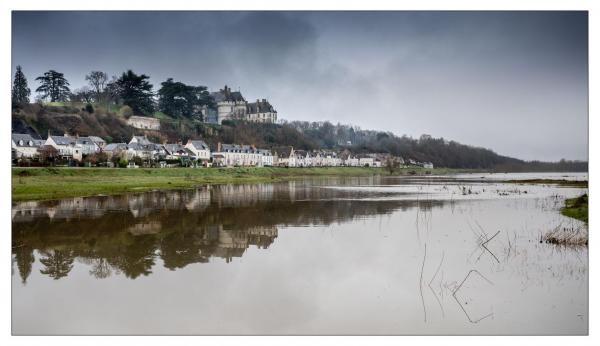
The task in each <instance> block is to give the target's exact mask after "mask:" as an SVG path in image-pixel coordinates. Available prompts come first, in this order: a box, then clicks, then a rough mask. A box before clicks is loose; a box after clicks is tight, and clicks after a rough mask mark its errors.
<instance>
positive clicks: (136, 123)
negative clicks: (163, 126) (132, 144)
mask: <svg viewBox="0 0 600 346" xmlns="http://www.w3.org/2000/svg"><path fill="white" fill-rule="evenodd" d="M127 125H129V126H131V127H135V128H136V129H142V130H154V131H158V130H160V120H158V119H156V118H150V117H139V116H137V115H134V116H132V117H130V118H129V119H127Z"/></svg>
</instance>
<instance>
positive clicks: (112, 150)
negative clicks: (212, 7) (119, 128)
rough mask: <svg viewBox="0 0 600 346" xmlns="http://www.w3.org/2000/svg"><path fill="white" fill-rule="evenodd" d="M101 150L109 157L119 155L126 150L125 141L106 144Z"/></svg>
mask: <svg viewBox="0 0 600 346" xmlns="http://www.w3.org/2000/svg"><path fill="white" fill-rule="evenodd" d="M102 151H103V152H105V153H106V155H107V156H108V158H109V159H110V158H112V157H114V156H121V154H122V153H126V152H127V143H111V144H107V145H106V146H105V147H104V149H103V150H102Z"/></svg>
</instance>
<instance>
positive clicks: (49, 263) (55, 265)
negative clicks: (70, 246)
mask: <svg viewBox="0 0 600 346" xmlns="http://www.w3.org/2000/svg"><path fill="white" fill-rule="evenodd" d="M42 255H43V256H44V257H42V258H40V262H42V264H43V265H44V266H45V268H44V269H42V270H40V273H42V274H45V275H48V276H49V277H51V278H53V279H54V280H58V279H60V278H62V277H66V276H67V275H69V272H70V271H71V269H73V260H74V256H73V252H72V251H63V250H50V251H44V252H42Z"/></svg>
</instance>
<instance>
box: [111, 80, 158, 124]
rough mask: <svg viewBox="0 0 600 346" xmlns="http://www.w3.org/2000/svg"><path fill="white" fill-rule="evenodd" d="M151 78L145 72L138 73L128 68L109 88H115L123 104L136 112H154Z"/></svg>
mask: <svg viewBox="0 0 600 346" xmlns="http://www.w3.org/2000/svg"><path fill="white" fill-rule="evenodd" d="M149 79H150V77H148V76H146V75H145V74H142V75H137V74H135V73H134V72H133V71H131V70H128V71H127V72H124V73H123V74H122V75H121V77H120V78H119V79H117V80H115V81H114V82H111V83H109V84H108V85H107V88H108V89H109V90H114V92H115V93H116V94H117V95H118V96H119V99H121V100H122V101H123V104H124V105H127V106H129V107H131V108H132V109H133V112H134V113H135V114H151V113H153V112H154V100H153V93H152V84H150V82H148V80H149Z"/></svg>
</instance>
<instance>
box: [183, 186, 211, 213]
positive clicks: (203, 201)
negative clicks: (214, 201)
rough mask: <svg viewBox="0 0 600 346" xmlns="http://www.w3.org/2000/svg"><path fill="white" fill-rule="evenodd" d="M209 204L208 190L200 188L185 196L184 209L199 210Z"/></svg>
mask: <svg viewBox="0 0 600 346" xmlns="http://www.w3.org/2000/svg"><path fill="white" fill-rule="evenodd" d="M209 205H210V190H209V189H208V188H207V189H202V190H196V191H195V192H194V194H193V195H192V196H191V197H189V198H186V200H185V209H187V210H200V209H204V208H206V207H208V206H209Z"/></svg>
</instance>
